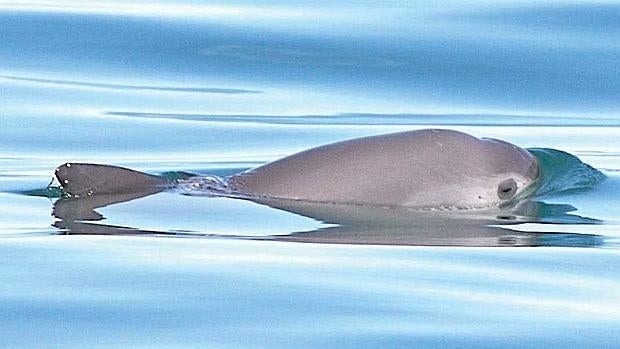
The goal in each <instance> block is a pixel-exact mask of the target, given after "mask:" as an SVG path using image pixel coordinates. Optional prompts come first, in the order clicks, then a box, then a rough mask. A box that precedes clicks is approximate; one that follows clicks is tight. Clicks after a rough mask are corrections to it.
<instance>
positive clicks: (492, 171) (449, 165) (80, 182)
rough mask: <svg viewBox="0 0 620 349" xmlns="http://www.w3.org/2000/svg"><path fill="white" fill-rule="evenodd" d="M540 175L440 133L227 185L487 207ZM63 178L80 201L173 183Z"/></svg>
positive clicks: (317, 157) (319, 154)
mask: <svg viewBox="0 0 620 349" xmlns="http://www.w3.org/2000/svg"><path fill="white" fill-rule="evenodd" d="M538 174H539V170H538V163H537V160H536V158H535V157H534V156H532V155H531V154H530V153H529V152H528V151H526V150H524V149H522V148H519V147H517V146H515V145H512V144H510V143H506V142H503V141H499V140H494V139H478V138H476V137H473V136H470V135H468V134H465V133H462V132H457V131H451V130H435V129H433V130H417V131H409V132H401V133H394V134H387V135H379V136H372V137H364V138H357V139H352V140H347V141H343V142H338V143H333V144H329V145H324V146H321V147H317V148H313V149H310V150H306V151H303V152H300V153H297V154H293V155H291V156H288V157H285V158H283V159H280V160H277V161H274V162H271V163H268V164H266V165H263V166H260V167H258V168H255V169H253V170H250V171H246V172H243V173H239V174H236V175H232V176H230V177H228V178H227V179H225V180H224V181H223V182H222V185H223V186H224V187H225V188H226V192H227V193H228V194H231V195H233V196H240V197H242V198H246V199H250V200H252V198H257V199H259V198H279V199H294V200H303V201H312V202H325V203H344V204H362V205H378V206H407V207H417V208H433V207H448V208H485V207H493V206H501V205H502V204H505V203H507V202H512V201H514V199H515V198H516V197H523V196H525V194H527V193H528V192H530V191H531V188H532V187H533V185H532V184H533V183H534V182H535V181H536V179H537V177H538ZM56 176H57V178H58V180H59V181H60V183H61V185H62V186H63V190H64V191H65V192H67V193H69V194H73V195H76V196H83V195H96V194H110V193H119V192H131V191H132V190H133V189H136V190H143V189H144V188H145V187H149V186H159V185H163V184H166V182H165V180H163V179H161V178H159V177H156V176H151V175H146V174H142V173H140V172H136V171H132V170H128V169H123V168H118V167H111V166H104V165H91V164H65V165H62V166H60V167H58V168H57V169H56Z"/></svg>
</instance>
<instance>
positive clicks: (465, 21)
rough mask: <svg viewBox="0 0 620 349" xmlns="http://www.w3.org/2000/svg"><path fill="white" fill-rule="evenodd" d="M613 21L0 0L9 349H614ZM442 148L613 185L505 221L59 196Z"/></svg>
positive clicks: (1, 257)
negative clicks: (124, 175)
mask: <svg viewBox="0 0 620 349" xmlns="http://www.w3.org/2000/svg"><path fill="white" fill-rule="evenodd" d="M619 18H620V6H619V5H618V4H616V3H614V2H607V1H594V0H590V1H571V0H568V1H558V2H552V3H547V4H541V3H539V2H534V1H521V2H504V1H501V2H487V1H477V2H462V1H449V2H444V3H442V4H437V5H434V4H428V3H427V2H423V1H413V2H409V3H407V4H401V3H400V2H392V1H388V2H382V3H381V4H380V5H378V4H374V3H371V2H367V1H359V2H355V3H354V4H346V5H345V4H333V3H332V2H323V1H319V2H308V1H293V2H291V1H286V2H281V1H266V2H260V3H257V2H253V1H232V2H225V3H221V2H209V1H183V0H174V1H156V2H140V1H132V2H120V1H108V2H104V3H100V2H95V1H81V2H79V3H76V2H71V1H63V0H55V1H52V0H50V1H26V2H10V1H9V2H0V28H2V29H1V30H0V42H1V43H2V45H0V61H1V62H2V64H1V66H0V91H1V92H0V261H1V263H0V279H1V281H2V283H1V284H2V285H3V286H2V287H0V305H1V307H0V308H1V309H2V311H1V312H0V333H1V334H2V336H0V346H2V347H7V348H32V347H38V348H60V347H62V348H83V347H95V348H97V347H100V348H126V347H127V348H129V347H131V348H136V347H137V348H140V347H144V348H147V347H148V348H152V347H161V348H194V347H195V348H205V347H209V348H211V347H222V348H278V347H281V348H290V347H302V348H319V347H320V348H323V347H338V348H349V347H350V348H363V347H381V348H401V347H402V348H412V347H413V348H445V347H450V348H498V347H502V348H539V347H545V348H571V347H575V348H604V347H609V348H611V347H615V346H616V345H617V343H618V342H619V341H620V338H619V337H618V335H617V333H618V330H619V329H620V316H619V315H618V314H620V309H619V307H618V305H619V304H620V273H619V272H618V270H617V269H618V268H617V267H616V266H617V265H619V262H620V250H619V249H618V246H619V243H620V234H619V230H618V226H619V219H618V217H620V204H619V202H618V198H619V197H620V175H619V173H620V147H619V145H618V144H619V143H618V142H617V139H620V138H619V137H620V128H619V126H620V118H619V117H618V110H620V108H619V107H620V99H619V98H618V96H620V84H619V81H620V76H619V75H620V74H619V72H620V69H619V66H618V63H619V62H618V58H617V57H618V56H619V54H620V41H619V38H620V35H618V34H620V20H618V19H619ZM427 127H441V128H450V129H456V130H460V131H464V132H468V133H471V134H473V135H475V136H478V137H492V138H499V139H503V140H506V141H509V142H512V143H514V144H517V145H519V146H522V147H525V148H537V149H539V150H540V149H549V148H551V149H559V150H561V151H565V152H568V153H570V154H573V155H575V156H577V157H578V158H579V159H580V160H581V161H583V162H585V163H587V164H589V165H591V166H592V167H593V168H595V169H597V170H598V171H601V173H603V174H604V176H605V177H606V178H605V179H604V180H603V181H601V182H600V183H595V184H592V185H581V186H575V187H571V185H570V184H571V183H573V184H574V183H577V182H579V181H575V180H573V179H575V178H576V177H579V176H578V175H574V173H575V172H571V169H574V168H575V167H570V166H568V167H566V166H565V164H562V163H561V162H558V161H556V162H552V163H551V164H550V165H549V166H547V168H548V169H549V171H551V172H548V174H549V173H551V174H553V175H554V176H555V177H553V178H554V179H555V180H553V181H550V183H549V184H548V185H549V186H551V187H546V188H547V189H549V190H547V192H540V193H539V194H540V195H538V196H537V197H536V198H535V200H534V201H535V202H534V203H532V204H531V205H528V206H524V207H523V209H522V210H521V211H520V212H518V213H517V214H515V215H514V217H499V216H498V215H495V216H493V217H492V218H493V222H490V221H489V217H488V216H484V217H478V216H475V217H471V216H468V217H467V218H466V219H462V217H460V216H459V215H458V214H451V213H449V214H438V215H434V216H432V217H430V218H429V216H427V215H419V214H415V213H411V214H410V212H400V211H398V210H396V211H394V210H392V211H388V212H380V211H377V210H367V211H363V210H362V211H359V210H357V211H355V214H352V213H351V212H346V210H345V211H342V210H337V209H333V210H331V211H330V210H328V211H329V212H324V211H321V212H320V213H321V215H317V214H316V211H313V212H314V216H312V215H308V214H306V215H300V214H299V213H301V212H300V210H303V212H306V213H307V212H308V210H309V209H310V208H308V207H301V208H299V207H298V208H296V210H297V211H296V212H297V213H295V212H291V211H283V210H279V209H274V208H272V207H270V206H266V205H261V204H258V203H253V202H249V201H243V200H234V199H229V198H213V197H205V196H200V195H183V194H187V193H183V192H178V191H174V190H172V191H165V192H160V193H156V194H153V195H147V196H143V197H140V198H137V197H136V198H133V200H124V201H117V202H116V203H113V202H108V203H107V206H106V205H102V206H101V207H96V205H90V204H88V203H87V202H86V201H81V202H79V203H75V202H69V203H67V202H66V201H62V200H58V199H57V198H56V197H55V193H52V192H46V189H45V188H46V187H47V185H48V184H49V182H50V180H51V179H52V174H53V169H54V168H55V167H56V166H58V165H60V164H61V163H65V162H78V161H79V162H97V163H106V164H115V165H120V166H127V167H131V168H134V169H138V170H141V171H147V172H149V173H154V174H162V173H165V172H170V171H177V172H178V171H187V172H193V173H198V174H215V175H219V176H225V175H229V174H232V173H235V172H238V171H241V170H244V169H248V168H252V167H255V166H258V165H260V164H262V163H265V162H267V161H270V160H274V159H277V158H279V157H281V156H285V155H287V154H291V153H294V152H296V151H300V150H303V149H306V148H308V147H312V146H316V145H321V144H326V143H329V142H333V141H339V140H343V139H348V138H352V137H359V136H365V135H374V134H381V133H386V132H395V131H404V130H412V129H419V128H427ZM533 151H536V150H533ZM563 166H564V167H563ZM553 183H555V184H557V185H558V186H559V187H553ZM47 196H49V197H50V198H48V197H47ZM99 204H100V203H99ZM89 205H90V206H89ZM91 208H94V211H92V210H91ZM312 209H313V210H314V208H312ZM60 210H64V211H62V212H64V214H67V213H69V214H72V216H70V218H71V219H67V218H66V217H67V216H65V219H62V217H61V218H59V217H58V216H59V215H61V214H59V212H60ZM52 213H54V215H55V216H52ZM327 213H329V214H330V215H327V216H326V214H327ZM345 213H346V214H345ZM89 215H90V216H89ZM343 217H345V218H346V217H348V220H347V219H343ZM351 217H352V218H351ZM491 223H492V224H491ZM472 237H473V239H472ZM300 242H314V243H300ZM317 242H330V243H328V244H325V243H317ZM438 245H442V246H438ZM444 245H450V246H444ZM497 246H502V247H497Z"/></svg>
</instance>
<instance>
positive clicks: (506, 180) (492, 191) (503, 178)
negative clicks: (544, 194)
mask: <svg viewBox="0 0 620 349" xmlns="http://www.w3.org/2000/svg"><path fill="white" fill-rule="evenodd" d="M481 143H482V145H483V147H484V148H486V151H485V153H486V154H487V157H486V161H487V162H488V165H489V167H487V169H488V172H487V175H488V179H489V184H490V185H489V189H488V191H487V192H486V193H484V194H483V195H484V196H486V197H489V198H493V197H494V198H495V201H496V204H497V206H499V207H504V206H508V205H510V204H512V203H514V202H516V201H518V200H520V199H523V198H525V197H528V196H530V195H531V194H532V193H533V192H534V191H535V190H536V187H537V184H538V179H539V176H540V169H539V164H538V160H537V159H536V157H535V156H534V155H532V154H531V153H530V152H528V151H527V150H525V149H523V148H520V147H518V146H516V145H513V144H510V143H508V142H505V141H501V140H497V139H492V138H482V139H481Z"/></svg>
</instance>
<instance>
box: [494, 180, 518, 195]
mask: <svg viewBox="0 0 620 349" xmlns="http://www.w3.org/2000/svg"><path fill="white" fill-rule="evenodd" d="M516 192H517V182H515V180H514V179H512V178H508V179H506V180H503V181H501V182H500V183H499V186H498V187H497V196H499V198H500V199H503V200H505V199H510V198H511V197H513V196H514V195H515V193H516Z"/></svg>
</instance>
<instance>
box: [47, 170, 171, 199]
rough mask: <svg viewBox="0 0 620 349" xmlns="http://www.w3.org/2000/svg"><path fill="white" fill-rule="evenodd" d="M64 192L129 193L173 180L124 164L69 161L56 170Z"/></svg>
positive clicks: (68, 193) (85, 194)
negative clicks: (120, 165) (119, 165)
mask: <svg viewBox="0 0 620 349" xmlns="http://www.w3.org/2000/svg"><path fill="white" fill-rule="evenodd" d="M54 174H55V176H56V178H57V179H58V181H59V182H60V185H61V189H62V191H63V194H64V195H65V196H67V197H84V196H92V195H101V194H128V193H138V192H146V191H151V190H154V189H156V188H160V189H159V190H161V187H162V186H165V185H167V184H169V181H167V180H166V179H164V178H161V177H158V176H154V175H150V174H147V173H143V172H138V171H134V170H130V169H127V168H123V167H117V166H109V165H98V164H83V163H66V164H63V165H60V166H58V167H57V168H56V170H55V171H54Z"/></svg>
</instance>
